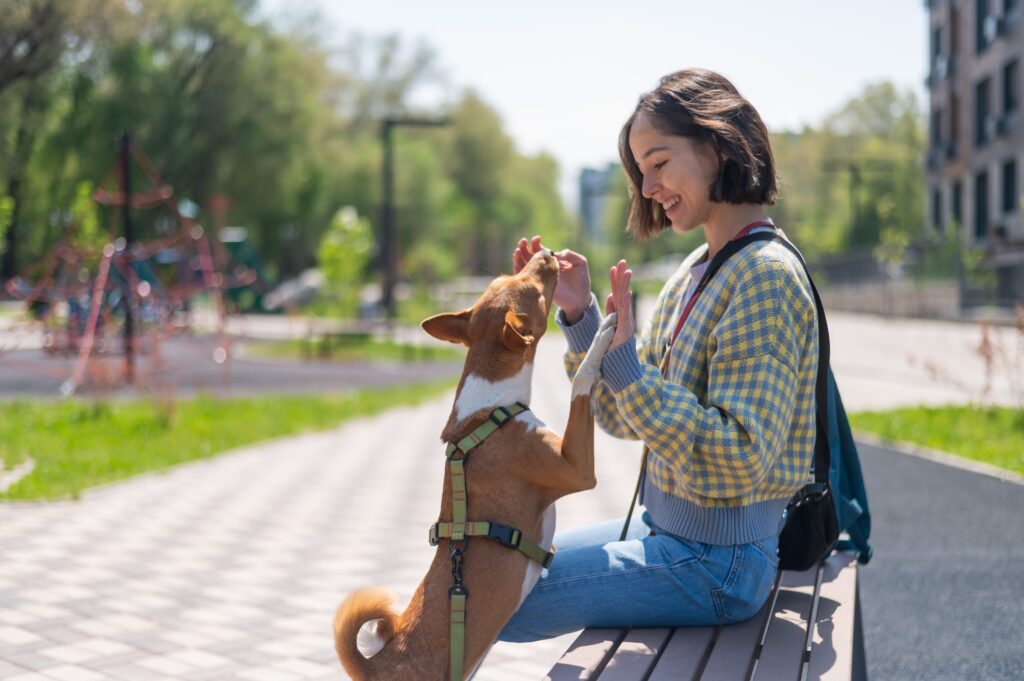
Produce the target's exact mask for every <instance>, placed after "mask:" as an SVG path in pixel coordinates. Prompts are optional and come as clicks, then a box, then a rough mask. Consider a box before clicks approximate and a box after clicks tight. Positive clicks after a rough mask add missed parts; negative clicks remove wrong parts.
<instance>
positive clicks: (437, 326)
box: [420, 308, 473, 347]
mask: <svg viewBox="0 0 1024 681" xmlns="http://www.w3.org/2000/svg"><path fill="white" fill-rule="evenodd" d="M472 316H473V310H472V308H470V309H467V310H463V311H462V312H442V313H441V314H436V315H434V316H433V317H428V318H427V319H424V320H423V322H422V323H421V324H420V326H421V327H422V328H423V330H424V331H426V332H427V333H429V334H430V335H431V336H433V337H434V338H437V339H438V340H443V341H448V342H449V343H462V344H463V345H465V346H467V347H468V346H469V320H470V318H471V317H472Z"/></svg>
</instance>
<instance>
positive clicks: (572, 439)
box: [562, 312, 618, 489]
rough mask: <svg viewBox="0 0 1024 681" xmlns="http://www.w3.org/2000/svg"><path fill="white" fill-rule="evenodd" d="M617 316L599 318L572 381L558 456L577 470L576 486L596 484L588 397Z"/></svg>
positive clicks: (589, 397)
mask: <svg viewBox="0 0 1024 681" xmlns="http://www.w3.org/2000/svg"><path fill="white" fill-rule="evenodd" d="M617 318H618V317H617V315H616V313H614V312H613V313H612V314H610V315H608V316H607V317H605V319H604V320H603V321H602V322H601V326H600V328H599V329H598V330H597V335H596V336H594V342H593V343H591V344H590V349H589V350H588V351H587V355H586V357H584V358H583V362H581V363H580V366H579V369H577V371H576V376H575V378H574V379H573V382H572V398H571V399H572V402H571V404H570V406H569V422H568V423H567V424H566V426H565V434H564V435H563V436H562V458H563V459H565V461H566V462H568V463H569V464H570V465H571V466H572V468H573V470H574V471H575V472H576V473H577V474H578V476H579V483H580V487H579V489H591V488H593V487H594V485H596V484H597V479H596V478H595V476H594V412H593V410H592V409H591V403H590V400H591V392H592V391H593V389H594V386H595V385H596V384H597V382H598V381H599V380H601V360H602V359H604V356H605V353H607V352H608V346H610V345H611V342H612V336H614V335H615V326H616V320H617Z"/></svg>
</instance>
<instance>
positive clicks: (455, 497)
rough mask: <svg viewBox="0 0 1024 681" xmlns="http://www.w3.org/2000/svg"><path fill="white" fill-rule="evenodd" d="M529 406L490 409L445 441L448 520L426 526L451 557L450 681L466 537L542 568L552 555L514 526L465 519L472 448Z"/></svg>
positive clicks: (459, 658) (457, 649)
mask: <svg viewBox="0 0 1024 681" xmlns="http://www.w3.org/2000/svg"><path fill="white" fill-rule="evenodd" d="M527 409H529V407H527V406H526V405H525V404H521V403H519V402H516V403H515V404H513V405H511V406H509V407H498V408H497V409H495V410H494V411H492V412H491V414H490V416H489V417H488V419H487V420H486V421H484V422H483V423H482V424H480V425H479V426H477V427H476V428H475V429H474V430H473V432H472V433H470V434H469V435H467V436H466V437H464V438H463V439H461V440H459V441H458V442H457V443H455V444H451V443H449V444H448V447H447V448H446V449H445V456H446V457H447V458H448V469H449V470H450V471H451V485H452V521H451V522H450V523H442V522H436V523H434V524H433V525H431V526H430V545H431V546H437V544H438V542H440V540H442V539H448V540H449V542H448V545H449V549H450V551H451V556H452V580H453V583H452V586H451V588H450V589H448V599H449V601H450V602H451V617H450V625H451V627H450V628H451V662H450V676H449V678H450V679H451V681H462V678H463V677H462V667H463V665H464V664H465V659H466V650H465V644H466V598H467V597H468V596H469V590H468V589H467V588H466V585H465V584H463V581H462V561H463V554H465V552H466V548H467V547H468V539H469V537H486V538H487V539H491V540H493V541H496V542H498V543H500V544H502V545H504V546H508V547H509V548H513V549H516V550H517V551H519V552H520V553H522V554H523V555H525V556H526V557H527V558H529V559H530V560H533V561H536V562H537V563H540V564H541V565H543V566H544V567H548V566H549V565H551V560H552V559H553V558H554V557H555V554H554V552H553V551H545V550H544V549H542V548H541V547H540V546H538V545H537V544H534V543H533V542H532V541H530V540H528V539H526V538H525V537H524V536H523V533H522V532H520V531H519V530H518V529H516V528H514V527H510V526H508V525H502V524H500V523H495V522H489V521H471V520H467V516H468V507H467V501H468V500H467V496H466V468H465V466H466V462H467V461H468V459H469V452H470V450H471V449H473V447H476V446H477V445H478V444H480V443H481V442H483V441H484V440H485V439H486V438H487V437H488V436H489V435H491V434H492V433H494V431H496V430H498V428H500V427H501V426H502V425H503V424H504V423H505V422H506V421H508V420H509V419H511V418H512V417H513V416H515V415H516V414H521V413H522V412H524V411H526V410H527Z"/></svg>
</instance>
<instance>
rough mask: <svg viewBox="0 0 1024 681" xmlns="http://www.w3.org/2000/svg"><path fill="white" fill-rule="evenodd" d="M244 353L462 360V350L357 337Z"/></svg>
mask: <svg viewBox="0 0 1024 681" xmlns="http://www.w3.org/2000/svg"><path fill="white" fill-rule="evenodd" d="M424 333H425V332H424ZM246 351H247V352H248V353H249V354H250V355H253V356H257V357H271V358H275V359H315V360H332V361H339V362H357V361H358V362H372V361H393V362H421V361H427V362H434V361H446V360H448V361H458V360H461V359H463V358H465V356H466V353H465V350H463V349H459V348H456V347H455V346H452V347H451V348H447V347H437V346H435V345H409V344H406V343H396V342H394V341H382V340H375V339H372V338H364V337H360V336H355V337H352V338H347V339H345V340H344V341H343V342H341V343H338V342H335V343H331V344H330V345H329V346H327V345H325V344H324V343H313V344H310V343H309V342H308V341H306V340H300V339H294V340H284V341H273V342H267V343H248V344H247V345H246ZM311 355H312V356H311Z"/></svg>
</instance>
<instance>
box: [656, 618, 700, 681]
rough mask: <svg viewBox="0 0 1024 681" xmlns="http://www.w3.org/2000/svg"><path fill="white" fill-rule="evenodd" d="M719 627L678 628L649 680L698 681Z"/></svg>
mask: <svg viewBox="0 0 1024 681" xmlns="http://www.w3.org/2000/svg"><path fill="white" fill-rule="evenodd" d="M716 630H717V627H687V628H686V629H676V630H675V633H674V634H673V636H672V638H670V639H669V641H668V645H667V646H665V652H664V653H662V654H661V659H659V660H658V666H657V667H656V668H655V670H654V673H653V674H651V677H650V679H648V681H697V673H698V672H699V671H700V669H701V667H702V666H703V664H704V660H705V659H706V658H707V656H708V654H709V653H710V647H711V643H712V641H714V638H715V631H716Z"/></svg>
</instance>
